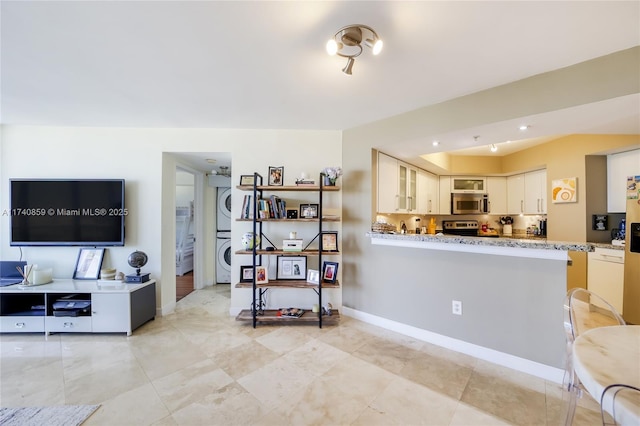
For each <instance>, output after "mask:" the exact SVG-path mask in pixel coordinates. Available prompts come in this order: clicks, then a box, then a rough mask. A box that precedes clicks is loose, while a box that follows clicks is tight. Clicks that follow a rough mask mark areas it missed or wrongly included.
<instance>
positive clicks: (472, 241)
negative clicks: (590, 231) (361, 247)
mask: <svg viewBox="0 0 640 426" xmlns="http://www.w3.org/2000/svg"><path fill="white" fill-rule="evenodd" d="M366 235H367V236H368V237H371V238H380V239H386V240H396V241H407V242H409V241H412V242H425V243H445V244H463V245H472V246H484V247H505V248H526V249H538V250H561V251H582V252H590V251H593V250H594V248H595V247H596V244H597V243H586V242H585V243H577V242H568V241H550V240H547V239H543V238H540V237H537V238H513V237H508V238H490V237H461V236H458V235H445V234H441V235H438V234H436V235H429V234H382V233H375V232H367V234H366Z"/></svg>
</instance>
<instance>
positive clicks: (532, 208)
mask: <svg viewBox="0 0 640 426" xmlns="http://www.w3.org/2000/svg"><path fill="white" fill-rule="evenodd" d="M546 212H547V171H546V170H536V171H534V172H528V173H525V174H524V213H525V214H545V213H546Z"/></svg>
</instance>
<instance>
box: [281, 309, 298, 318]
mask: <svg viewBox="0 0 640 426" xmlns="http://www.w3.org/2000/svg"><path fill="white" fill-rule="evenodd" d="M303 314H304V309H300V308H280V309H278V316H279V317H287V318H300V317H301V316H302V315H303Z"/></svg>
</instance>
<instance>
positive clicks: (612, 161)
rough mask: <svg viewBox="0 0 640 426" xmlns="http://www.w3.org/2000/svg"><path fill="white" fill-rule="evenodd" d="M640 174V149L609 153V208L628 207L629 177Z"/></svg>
mask: <svg viewBox="0 0 640 426" xmlns="http://www.w3.org/2000/svg"><path fill="white" fill-rule="evenodd" d="M638 175H640V149H636V150H633V151H627V152H621V153H619V154H612V155H607V210H608V211H609V213H624V212H625V211H626V209H627V177H628V176H638Z"/></svg>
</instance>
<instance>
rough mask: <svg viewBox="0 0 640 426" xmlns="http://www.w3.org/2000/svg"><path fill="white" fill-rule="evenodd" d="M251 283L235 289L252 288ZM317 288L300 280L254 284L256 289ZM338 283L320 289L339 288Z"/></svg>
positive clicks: (325, 285)
mask: <svg viewBox="0 0 640 426" xmlns="http://www.w3.org/2000/svg"><path fill="white" fill-rule="evenodd" d="M252 287H253V283H250V282H249V283H237V284H236V288H252ZM269 287H273V288H311V289H316V288H318V284H311V283H308V282H306V281H302V280H269V282H268V283H265V284H256V288H269ZM339 287H340V282H338V281H336V282H335V283H322V288H339Z"/></svg>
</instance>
